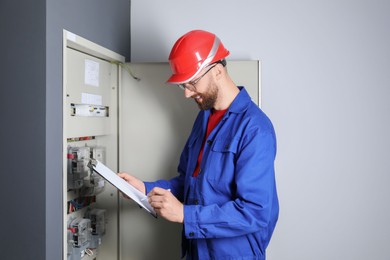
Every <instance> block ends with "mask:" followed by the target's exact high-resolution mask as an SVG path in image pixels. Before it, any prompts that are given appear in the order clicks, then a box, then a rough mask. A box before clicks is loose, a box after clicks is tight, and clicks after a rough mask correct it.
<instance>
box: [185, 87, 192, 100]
mask: <svg viewBox="0 0 390 260" xmlns="http://www.w3.org/2000/svg"><path fill="white" fill-rule="evenodd" d="M193 95H194V92H193V91H191V90H189V89H188V88H185V89H184V96H185V97H186V98H190V97H192V96H193Z"/></svg>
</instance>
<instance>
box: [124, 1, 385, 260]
mask: <svg viewBox="0 0 390 260" xmlns="http://www.w3.org/2000/svg"><path fill="white" fill-rule="evenodd" d="M389 11H390V2H389V1H385V0H382V1H379V0H374V1H368V0H366V1H352V0H344V1H336V0H331V1H329V0H328V1H325V0H324V1H303V0H299V1H287V0H285V1H259V0H246V1H245V4H244V3H243V2H242V1H241V2H240V1H235V0H215V1H207V0H197V1H194V0H193V1H180V0H167V1H164V4H156V2H155V1H153V0H133V1H132V13H131V46H132V48H131V57H132V61H166V60H167V57H168V54H169V51H170V48H171V46H172V44H173V43H174V42H175V40H176V39H177V38H178V37H179V36H180V35H182V34H183V33H185V32H187V31H188V30H191V29H196V28H201V29H207V30H210V31H213V32H215V33H217V34H218V35H219V36H220V38H221V39H222V41H223V42H224V44H225V46H226V47H227V48H229V49H230V51H231V53H232V54H231V59H259V60H261V62H262V93H263V97H262V104H263V109H264V111H265V112H266V113H267V114H268V115H269V116H270V118H271V119H272V121H273V123H274V125H275V128H276V132H277V136H278V156H277V161H276V169H277V182H278V183H277V184H278V190H279V197H280V206H281V211H280V220H279V223H278V226H277V228H276V230H275V234H274V237H273V239H272V241H271V244H270V246H269V249H268V259H270V260H280V259H283V260H290V259H291V260H297V259H299V260H312V259H316V260H329V259H332V260H345V259H353V260H366V259H375V260H385V259H388V258H389V251H388V245H389V243H390V224H389V220H390V189H389V183H390V170H389V169H390V160H389V158H388V157H389V155H390V152H389V147H390V136H389V133H390V117H389V111H390V102H389V100H390V87H389V82H390V73H389V71H390V51H389V46H390V33H389V32H390V27H389V24H390V16H389ZM176 248H177V247H176V246H174V245H172V246H171V250H175V249H176Z"/></svg>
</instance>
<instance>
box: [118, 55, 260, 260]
mask: <svg viewBox="0 0 390 260" xmlns="http://www.w3.org/2000/svg"><path fill="white" fill-rule="evenodd" d="M127 67H128V69H130V70H131V72H132V74H133V75H134V76H135V77H137V78H138V79H139V80H137V79H135V78H134V77H133V76H131V75H130V74H129V73H127V72H126V71H125V70H122V77H121V88H120V93H119V169H120V171H125V172H129V173H131V174H132V175H134V176H136V177H138V178H140V179H141V180H144V181H154V180H157V179H169V178H172V177H174V176H176V175H177V164H178V161H179V157H180V153H181V151H182V149H183V147H184V144H185V142H186V140H187V137H188V135H189V134H190V131H191V128H192V125H193V122H194V120H195V117H196V115H197V113H198V111H199V109H198V106H197V105H196V103H195V102H194V101H193V100H192V99H186V98H185V97H184V92H183V91H182V90H181V89H180V88H178V87H176V86H175V85H170V84H166V83H165V82H166V80H167V79H168V78H169V76H170V73H171V71H170V67H169V64H168V63H138V64H127ZM227 68H228V71H229V74H230V75H231V76H232V78H233V80H234V82H235V83H236V84H237V85H239V86H245V88H246V89H247V91H248V93H249V94H250V95H251V97H252V99H253V100H254V101H255V102H256V103H257V104H259V100H260V84H259V83H260V77H259V75H260V74H259V71H260V63H259V62H258V61H228V63H227ZM181 230H182V226H181V225H180V224H176V223H170V222H168V221H165V220H163V219H161V218H158V219H155V218H153V217H151V216H150V215H149V214H148V213H147V212H146V211H144V210H141V209H140V208H139V207H138V206H137V205H136V204H135V203H133V202H132V201H129V200H127V199H124V198H120V243H121V244H120V256H121V259H141V260H143V259H144V260H147V259H180V253H181V247H180V246H181Z"/></svg>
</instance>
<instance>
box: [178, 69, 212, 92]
mask: <svg viewBox="0 0 390 260" xmlns="http://www.w3.org/2000/svg"><path fill="white" fill-rule="evenodd" d="M217 64H218V63H215V64H214V65H213V66H211V67H210V68H209V69H208V70H207V71H206V72H205V73H203V74H202V76H200V77H199V78H197V79H195V80H193V81H190V82H186V83H182V84H178V85H177V86H178V87H179V88H181V89H182V90H185V89H188V90H189V91H191V92H195V91H196V87H195V85H196V84H197V83H198V82H199V81H200V80H201V79H202V78H203V77H204V76H205V75H206V74H207V73H208V72H209V71H210V70H211V69H212V68H214V67H215V66H217Z"/></svg>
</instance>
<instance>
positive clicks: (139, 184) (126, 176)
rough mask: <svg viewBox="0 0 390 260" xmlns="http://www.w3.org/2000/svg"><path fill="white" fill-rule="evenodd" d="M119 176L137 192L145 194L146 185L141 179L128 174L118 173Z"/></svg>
mask: <svg viewBox="0 0 390 260" xmlns="http://www.w3.org/2000/svg"><path fill="white" fill-rule="evenodd" d="M118 176H119V177H121V178H122V179H124V180H125V181H127V182H128V183H130V184H131V185H133V186H134V187H135V188H136V189H137V190H139V191H140V192H142V193H143V194H145V184H144V183H143V181H141V180H140V179H137V178H136V177H134V176H131V175H130V174H128V173H126V172H121V173H118Z"/></svg>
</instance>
